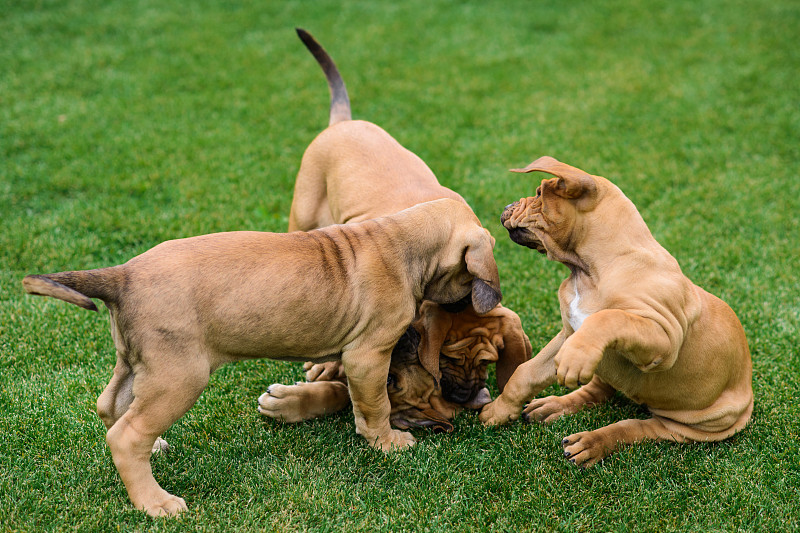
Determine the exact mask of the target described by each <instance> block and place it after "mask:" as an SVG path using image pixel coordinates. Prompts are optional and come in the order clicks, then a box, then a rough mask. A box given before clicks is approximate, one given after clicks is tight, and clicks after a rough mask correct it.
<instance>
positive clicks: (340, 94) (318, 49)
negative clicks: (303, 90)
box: [295, 28, 352, 126]
mask: <svg viewBox="0 0 800 533" xmlns="http://www.w3.org/2000/svg"><path fill="white" fill-rule="evenodd" d="M295 29H296V30H297V35H298V36H299V37H300V40H301V41H303V44H305V45H306V48H308V51H309V52H311V54H312V55H313V56H314V59H316V60H317V63H319V66H320V67H322V71H323V72H324V73H325V77H326V78H327V79H328V88H329V89H330V90H331V118H330V121H329V122H328V125H329V126H333V125H334V124H336V123H337V122H342V121H345V120H351V118H352V115H351V114H350V98H348V97H347V88H346V87H345V86H344V81H343V80H342V76H341V75H340V74H339V70H338V69H337V68H336V64H335V63H334V62H333V59H331V56H329V55H328V52H326V51H325V49H324V48H322V46H321V45H320V44H319V43H318V42H317V41H316V40H315V39H314V37H312V36H311V34H310V33H308V32H307V31H306V30H303V29H301V28H295Z"/></svg>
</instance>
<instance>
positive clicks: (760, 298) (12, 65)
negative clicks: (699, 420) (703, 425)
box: [0, 0, 800, 532]
mask: <svg viewBox="0 0 800 533" xmlns="http://www.w3.org/2000/svg"><path fill="white" fill-rule="evenodd" d="M244 4H245V5H239V4H237V3H234V2H226V1H223V0H204V1H202V2H184V3H181V4H180V5H173V4H172V3H165V2H156V1H152V0H126V1H120V0H107V1H102V2H101V1H97V0H70V1H61V2H58V1H53V0H39V1H34V0H21V1H17V2H12V1H9V0H0V214H1V217H0V530H3V531H16V530H20V531H58V530H83V531H88V530H97V531H109V530H119V531H142V530H159V531H187V530H197V531H203V530H207V531H254V530H276V531H295V530H315V531H336V530H347V531H351V530H361V531H374V530H385V531H443V532H444V531H447V532H449V531H470V530H481V531H545V530H556V531H670V530H680V531H737V530H741V531H759V530H760V531H777V530H782V529H787V530H788V529H797V528H800V504H799V503H798V490H799V489H800V408H798V404H797V398H798V394H799V393H798V389H800V387H798V385H800V383H799V381H800V380H799V379H798V377H799V375H800V370H799V369H800V349H798V344H797V342H798V333H797V332H798V326H800V304H799V303H798V301H799V300H800V286H799V284H798V281H797V280H798V277H797V276H798V273H800V236H798V235H799V234H800V224H798V220H800V177H798V169H799V168H800V165H799V163H800V46H798V44H797V43H798V37H800V6H799V5H798V4H797V2H793V1H791V0H770V1H766V0H748V1H744V0H728V1H723V0H698V1H696V2H673V1H667V0H657V1H632V2H623V1H600V2H592V1H589V0H585V1H584V0H579V1H573V2H528V1H522V0H512V1H505V2H499V1H498V2H494V1H488V2H480V1H462V2H456V1H442V2H430V1H423V0H409V1H404V2H388V1H386V2H383V1H376V2H343V1H341V0H335V1H333V0H330V1H329V0H316V1H314V2H311V1H308V2H302V1H298V0H287V1H267V2H246V3H244ZM295 26H302V27H305V28H306V29H308V30H309V31H311V32H312V33H313V34H314V35H315V36H316V37H317V38H318V39H319V40H320V42H321V43H322V44H323V45H324V46H325V47H326V48H327V49H328V50H329V51H330V53H331V54H332V55H333V57H334V58H335V59H336V61H337V63H338V65H339V67H340V70H341V71H342V74H343V76H344V78H345V81H346V83H347V86H348V89H349V91H350V97H351V101H352V105H353V113H354V116H355V117H356V118H364V119H367V120H371V121H373V122H376V123H377V124H379V125H381V126H382V127H384V128H385V129H386V130H387V131H389V132H390V133H391V134H392V135H394V136H395V137H396V138H397V139H398V140H399V141H400V142H401V143H403V144H404V145H405V146H407V147H408V148H409V149H411V150H413V151H414V152H416V153H417V154H418V155H419V156H420V157H422V158H423V159H424V160H425V161H426V162H427V163H428V164H429V165H430V167H431V168H432V169H433V170H434V172H435V173H436V174H437V176H438V177H439V180H440V181H441V182H442V183H443V184H444V185H446V186H448V187H451V188H452V189H454V190H456V191H458V192H460V193H461V194H462V195H463V196H464V197H465V198H466V199H467V200H468V201H469V202H470V204H471V205H472V206H473V208H474V209H475V211H476V213H477V214H478V216H479V217H480V218H481V220H482V222H483V223H484V225H485V226H486V227H488V228H489V229H490V230H491V231H492V233H493V234H494V235H495V237H497V241H498V245H497V248H496V250H495V255H496V257H497V262H498V265H499V268H500V274H501V277H502V281H503V289H504V294H505V298H504V303H505V304H506V305H507V306H508V307H511V308H512V309H514V310H516V311H517V312H518V313H519V314H520V316H521V317H522V321H523V324H524V326H525V329H526V331H527V333H528V335H529V337H530V339H531V342H532V343H533V345H534V352H535V351H537V350H538V349H540V348H541V347H543V346H544V345H545V344H546V342H547V341H548V340H549V339H550V337H552V336H553V335H554V334H555V333H556V332H557V331H558V329H559V327H560V326H559V315H558V303H557V299H556V289H557V287H558V283H559V282H560V280H561V279H562V278H563V277H565V276H566V274H567V270H566V268H565V267H563V266H561V265H558V264H554V263H550V262H548V261H546V260H545V259H544V258H543V257H542V256H540V255H539V254H537V253H535V252H533V251H531V250H528V249H525V248H522V247H520V246H517V245H515V244H513V243H512V242H511V241H510V240H509V239H508V238H507V236H506V234H505V231H504V230H503V228H502V227H501V226H500V223H499V215H500V212H501V211H502V208H503V206H505V205H506V204H508V203H510V202H511V201H514V200H516V199H519V198H520V197H522V196H529V195H531V194H533V192H534V190H535V187H536V185H537V183H538V181H539V180H540V179H541V177H542V176H541V175H517V174H511V173H508V172H507V169H508V168H512V167H520V166H524V165H526V164H527V163H528V162H530V161H532V160H533V159H535V158H537V157H539V156H541V155H551V156H554V157H556V158H558V159H560V160H562V161H564V162H567V163H570V164H572V165H575V166H578V167H580V168H583V169H584V170H586V171H588V172H590V173H594V174H599V175H603V176H606V177H608V178H609V179H611V180H612V181H614V182H615V183H617V184H618V185H619V186H620V187H621V188H622V189H623V191H625V192H626V194H627V195H628V196H629V197H630V198H631V199H632V200H633V201H634V203H636V204H637V206H638V207H639V209H640V211H641V213H642V215H643V216H644V218H645V220H646V221H647V222H648V224H649V225H650V228H651V230H652V232H653V234H654V235H655V237H656V238H657V239H658V240H659V241H660V242H661V243H662V244H663V245H664V246H665V247H666V248H667V249H668V250H669V251H670V252H671V253H672V254H673V255H674V256H675V257H676V258H677V259H678V261H679V262H680V263H681V265H682V267H683V269H684V271H685V273H686V274H687V275H688V276H689V277H690V278H691V279H692V280H694V281H695V282H696V283H698V284H699V285H701V286H703V287H705V288H706V289H708V290H709V291H711V292H713V293H715V294H717V295H719V296H721V297H722V298H723V299H725V300H726V301H727V302H728V303H729V304H730V305H731V306H732V307H733V309H734V310H735V311H736V312H737V313H738V315H739V317H740V319H741V320H742V322H743V324H744V327H745V330H746V331H747V334H748V337H749V342H750V348H751V351H752V354H753V370H754V372H753V387H754V392H755V398H756V403H755V411H754V413H753V418H752V422H751V424H750V425H749V426H748V428H747V429H746V430H744V431H743V432H742V433H740V434H738V435H737V436H735V437H734V438H732V439H730V440H728V441H725V442H722V443H714V444H698V445H692V446H688V445H676V444H670V443H659V444H652V443H648V444H640V445H635V446H631V447H629V448H626V449H624V450H623V451H621V452H619V453H617V454H615V455H613V456H612V457H611V458H609V459H607V460H606V461H605V462H604V463H603V464H602V465H599V466H598V467H595V468H594V469H591V470H588V471H580V470H577V469H575V468H574V467H572V466H571V465H569V464H568V463H567V462H566V461H565V460H564V459H563V458H562V457H561V447H560V440H561V438H562V437H563V436H565V435H568V434H570V433H573V432H576V431H582V430H587V429H593V428H598V427H600V426H603V425H606V424H609V423H611V422H614V421H616V420H620V419H622V418H626V417H645V416H646V413H645V412H644V410H643V409H641V408H640V407H638V406H636V405H634V404H632V403H630V402H629V401H627V400H625V399H624V398H622V397H618V398H616V399H615V400H614V401H612V402H611V403H610V404H608V405H605V406H602V407H600V408H597V409H595V410H592V411H586V412H583V413H580V414H578V415H575V416H572V417H568V418H565V419H563V420H560V421H558V422H556V423H555V424H553V425H552V426H547V427H542V426H538V425H524V424H520V423H515V424H512V425H509V426H506V427H501V428H493V429H484V428H483V427H482V426H481V425H480V423H479V421H478V419H477V416H476V415H475V414H474V413H464V414H462V415H459V416H458V417H457V419H456V420H455V425H456V430H455V432H454V433H452V434H450V435H433V434H429V433H425V432H419V433H417V437H418V440H419V443H418V445H417V446H416V447H415V448H414V449H412V450H411V451H408V452H403V453H398V454H394V455H383V454H381V453H380V452H376V451H374V450H372V449H370V448H369V447H368V446H367V445H366V443H365V442H364V441H363V439H362V438H360V437H358V436H357V435H356V434H355V432H354V425H353V416H352V414H351V413H349V412H348V413H344V414H341V415H337V416H333V417H330V418H327V419H324V420H318V421H312V422H308V423H303V424H299V425H293V426H292V425H281V424H278V423H274V422H272V421H268V420H264V419H262V418H261V417H260V416H259V415H258V413H257V411H256V398H257V397H258V396H259V395H260V394H261V393H262V392H263V391H264V390H265V388H266V387H267V386H268V385H269V384H270V383H273V382H287V383H288V382H292V381H294V380H297V379H300V378H301V376H302V369H301V365H299V364H292V363H281V362H274V361H252V362H247V363H240V364H237V365H231V366H228V367H225V368H223V369H222V370H220V371H219V372H217V373H216V374H215V375H214V376H213V377H212V379H211V384H210V385H209V387H208V388H207V389H206V391H205V393H204V394H203V396H202V397H201V398H200V400H199V401H198V403H197V405H196V406H195V407H194V408H193V409H192V410H191V411H190V412H189V413H188V414H187V415H186V416H185V417H184V418H182V419H181V420H180V421H179V422H178V423H176V424H175V425H174V426H173V427H172V428H171V429H170V430H169V431H168V433H167V434H166V438H167V440H169V442H170V443H171V444H172V449H171V451H170V453H169V454H167V455H166V456H159V457H156V458H154V459H153V467H154V472H155V476H156V478H157V479H158V480H159V482H160V483H161V484H162V486H163V487H164V488H165V489H167V490H168V491H170V492H173V493H176V494H178V495H180V496H182V497H184V498H185V499H186V501H187V503H188V505H189V508H190V512H189V513H187V514H185V515H183V516H182V517H180V518H179V519H177V520H175V521H165V520H153V519H149V518H147V517H146V516H145V515H144V514H143V513H141V512H138V511H136V510H134V509H133V508H132V506H131V505H130V503H129V502H128V499H127V495H126V493H125V490H124V488H123V486H122V483H121V482H120V480H119V477H118V475H117V473H116V470H115V468H114V466H113V463H112V461H111V456H110V453H109V451H108V449H107V446H106V444H105V438H104V435H105V432H104V428H103V425H102V424H101V422H100V420H99V419H98V417H97V416H96V414H95V413H94V405H95V401H96V398H97V396H98V395H99V394H100V392H101V391H102V389H103V387H104V386H105V384H106V383H107V381H108V379H109V378H110V376H111V369H112V367H113V363H114V350H113V344H112V341H111V337H110V335H109V333H108V320H107V317H106V316H105V315H104V314H101V315H97V314H93V313H89V312H86V311H83V310H81V309H79V308H77V307H74V306H70V305H68V304H66V303H64V302H60V301H56V300H52V299H44V298H33V297H30V296H27V295H25V294H24V293H23V290H22V286H21V283H20V281H21V279H22V277H23V276H24V275H25V274H29V273H44V272H53V271H60V270H70V269H84V268H96V267H102V266H109V265H113V264H118V263H122V262H124V261H126V260H127V259H129V258H130V257H132V256H134V255H136V254H138V253H141V252H143V251H145V250H147V249H149V248H150V247H152V246H154V245H155V244H157V243H159V242H161V241H164V240H167V239H172V238H178V237H186V236H191V235H197V234H202V233H210V232H216V231H226V230H241V229H249V230H266V231H284V230H285V228H286V224H287V217H288V213H289V206H290V203H291V197H292V189H293V183H294V176H295V174H296V172H297V169H298V166H299V163H300V158H301V156H302V153H303V150H304V149H305V147H306V146H307V145H308V143H309V142H310V141H311V140H312V139H313V138H314V136H315V135H316V134H317V133H318V132H319V131H321V130H322V128H324V126H325V125H326V124H327V109H328V91H327V87H326V85H325V81H324V79H323V76H322V74H321V72H320V70H319V68H318V67H317V65H316V64H315V62H314V60H313V59H312V58H311V56H310V55H309V54H308V52H307V51H306V50H305V48H304V47H303V45H302V44H301V43H300V41H299V40H298V39H297V37H296V36H295V33H294V27H295ZM309 298H314V295H313V294H310V295H309ZM492 386H494V381H493V379H492ZM495 392H496V391H495ZM561 392H564V391H563V390H561V389H559V388H557V387H553V388H551V389H548V390H547V391H545V393H544V394H551V393H561Z"/></svg>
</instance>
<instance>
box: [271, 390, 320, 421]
mask: <svg viewBox="0 0 800 533" xmlns="http://www.w3.org/2000/svg"><path fill="white" fill-rule="evenodd" d="M304 399H305V395H304V394H303V393H302V391H301V390H300V385H299V384H298V385H281V384H280V383H273V384H272V385H270V386H269V387H267V392H265V393H264V394H262V395H261V396H259V397H258V412H259V413H261V414H262V415H264V416H268V417H270V418H274V419H276V420H281V421H283V422H290V423H292V422H302V421H303V420H308V419H309V418H314V416H313V415H312V414H311V413H308V412H307V410H306V405H305V402H304Z"/></svg>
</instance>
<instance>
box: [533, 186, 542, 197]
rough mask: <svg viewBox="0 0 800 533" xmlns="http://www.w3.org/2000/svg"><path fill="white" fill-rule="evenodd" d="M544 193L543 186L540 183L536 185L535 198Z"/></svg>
mask: <svg viewBox="0 0 800 533" xmlns="http://www.w3.org/2000/svg"><path fill="white" fill-rule="evenodd" d="M541 195H542V186H541V185H539V186H538V187H536V196H535V197H534V198H539V197H540V196H541Z"/></svg>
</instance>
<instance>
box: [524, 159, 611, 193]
mask: <svg viewBox="0 0 800 533" xmlns="http://www.w3.org/2000/svg"><path fill="white" fill-rule="evenodd" d="M534 171H539V172H547V173H548V174H552V175H553V176H556V177H557V178H558V182H557V183H556V186H555V188H554V189H553V191H554V192H555V193H556V194H557V195H559V196H561V197H563V198H570V199H572V198H580V197H581V196H583V195H593V194H594V193H595V191H596V190H597V186H596V185H595V182H594V179H592V176H591V174H588V173H586V172H584V171H583V170H581V169H579V168H575V167H572V166H570V165H567V164H565V163H562V162H561V161H558V160H557V159H554V158H552V157H549V156H544V157H540V158H539V159H537V160H536V161H534V162H533V163H531V164H530V165H528V166H527V167H525V168H512V169H511V172H522V173H527V172H534Z"/></svg>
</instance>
